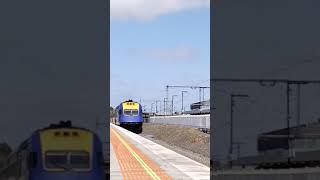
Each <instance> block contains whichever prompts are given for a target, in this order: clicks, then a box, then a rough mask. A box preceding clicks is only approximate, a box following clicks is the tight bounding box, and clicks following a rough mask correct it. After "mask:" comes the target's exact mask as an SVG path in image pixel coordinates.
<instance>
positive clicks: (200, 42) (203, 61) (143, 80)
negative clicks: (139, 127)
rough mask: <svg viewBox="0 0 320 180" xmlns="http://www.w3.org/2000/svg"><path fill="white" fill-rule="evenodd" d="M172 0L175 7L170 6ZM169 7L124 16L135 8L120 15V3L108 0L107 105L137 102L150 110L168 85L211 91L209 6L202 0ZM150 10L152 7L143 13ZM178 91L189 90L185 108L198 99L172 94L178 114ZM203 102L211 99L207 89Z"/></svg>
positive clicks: (194, 93)
mask: <svg viewBox="0 0 320 180" xmlns="http://www.w3.org/2000/svg"><path fill="white" fill-rule="evenodd" d="M122 1H125V0H122ZM135 1H136V3H137V8H138V7H139V8H141V9H143V7H144V4H143V3H144V2H143V1H139V0H135ZM173 1H176V3H175V4H173V5H172V6H170V3H171V2H173ZM154 2H156V1H154ZM158 2H159V1H158ZM168 2H169V1H167V4H165V5H163V4H161V3H160V4H159V5H158V6H157V7H159V8H157V9H156V10H157V12H158V13H153V12H155V11H156V10H153V11H146V12H142V11H143V10H141V11H136V12H131V13H128V11H129V12H130V9H128V8H130V7H135V6H134V5H133V4H131V6H130V7H124V8H123V9H125V10H122V9H121V4H117V3H115V1H114V3H112V1H111V34H110V38H111V40H110V46H111V49H110V61H111V62H110V65H111V68H110V71H111V73H110V75H111V76H110V82H111V84H110V86H111V87H110V88H111V89H110V98H111V106H116V105H118V104H119V103H120V102H122V101H124V100H126V99H133V100H136V101H140V99H141V102H142V104H143V105H146V106H147V107H146V108H149V109H150V107H151V103H152V101H153V100H161V101H163V98H164V97H165V94H166V93H165V86H166V85H193V86H194V85H202V86H209V84H210V81H209V78H210V10H209V6H208V1H207V0H203V1H201V2H202V4H201V3H199V2H200V0H198V1H194V0H184V1H180V0H172V1H170V3H168ZM195 2H196V3H195ZM131 3H134V2H131ZM179 3H180V4H181V5H180V6H178V5H179ZM188 3H189V4H188ZM186 4H187V5H186ZM138 5H139V6H138ZM148 6H150V4H146V5H145V8H148ZM153 6H154V5H153ZM175 6H177V7H179V8H177V7H175ZM180 7H185V8H180ZM150 8H152V7H150ZM121 10H122V11H121ZM135 10H136V9H135ZM126 13H127V14H126ZM182 90H187V91H188V93H187V94H186V95H185V103H184V104H185V106H186V109H188V108H189V104H190V103H192V102H195V101H197V100H198V99H199V92H198V90H192V89H176V90H173V89H170V90H169V95H170V96H169V97H170V98H169V99H171V95H178V97H176V98H175V106H176V109H178V110H180V109H181V91H182ZM205 97H206V99H207V98H209V90H206V92H205Z"/></svg>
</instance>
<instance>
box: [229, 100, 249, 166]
mask: <svg viewBox="0 0 320 180" xmlns="http://www.w3.org/2000/svg"><path fill="white" fill-rule="evenodd" d="M235 97H249V96H248V95H246V94H230V149H229V158H230V161H229V163H230V167H231V168H232V154H233V144H234V143H233V111H234V109H233V108H234V98H235Z"/></svg>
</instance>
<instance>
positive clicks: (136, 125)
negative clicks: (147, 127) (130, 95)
mask: <svg viewBox="0 0 320 180" xmlns="http://www.w3.org/2000/svg"><path fill="white" fill-rule="evenodd" d="M116 112H117V117H116V124H118V125H120V126H121V127H124V128H126V129H129V130H132V131H134V132H137V133H141V132H142V123H143V117H142V107H141V105H140V104H139V103H137V102H133V101H132V100H128V101H125V102H122V103H121V104H120V105H119V106H117V108H116Z"/></svg>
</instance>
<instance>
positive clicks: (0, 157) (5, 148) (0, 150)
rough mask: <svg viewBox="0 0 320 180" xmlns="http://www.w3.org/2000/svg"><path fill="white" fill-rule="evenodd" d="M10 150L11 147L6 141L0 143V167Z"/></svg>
mask: <svg viewBox="0 0 320 180" xmlns="http://www.w3.org/2000/svg"><path fill="white" fill-rule="evenodd" d="M11 152H12V149H11V147H10V146H9V145H8V144H7V143H5V142H3V143H0V169H1V167H2V166H3V163H4V162H3V161H4V160H6V159H7V157H8V156H9V154H10V153H11Z"/></svg>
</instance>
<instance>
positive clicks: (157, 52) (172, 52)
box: [128, 46, 199, 62]
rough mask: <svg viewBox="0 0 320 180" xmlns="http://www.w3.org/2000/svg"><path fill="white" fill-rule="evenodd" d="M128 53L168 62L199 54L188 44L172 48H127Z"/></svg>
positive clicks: (190, 57) (191, 58)
mask: <svg viewBox="0 0 320 180" xmlns="http://www.w3.org/2000/svg"><path fill="white" fill-rule="evenodd" d="M128 53H129V55H130V56H140V57H141V56H142V57H145V58H148V59H152V60H160V61H169V62H170V61H186V60H194V59H196V58H197V57H198V55H199V52H198V50H197V49H195V48H193V47H188V46H177V47H173V48H153V49H129V51H128Z"/></svg>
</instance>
